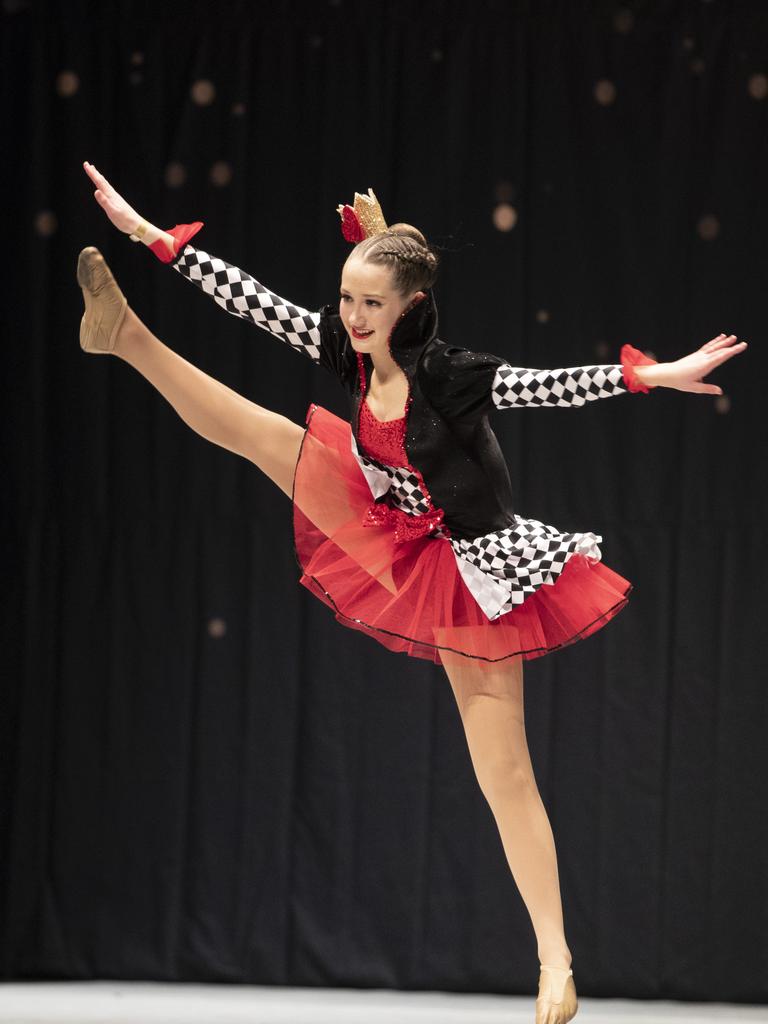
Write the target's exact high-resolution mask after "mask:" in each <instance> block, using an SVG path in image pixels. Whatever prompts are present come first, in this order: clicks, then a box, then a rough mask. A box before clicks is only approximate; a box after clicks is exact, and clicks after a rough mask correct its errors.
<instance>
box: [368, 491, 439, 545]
mask: <svg viewBox="0 0 768 1024" xmlns="http://www.w3.org/2000/svg"><path fill="white" fill-rule="evenodd" d="M442 522H443V510H442V509H441V508H436V509H433V510H432V511H431V512H428V513H427V514H426V515H424V516H409V515H408V513H407V512H403V511H402V509H399V508H392V507H391V506H390V505H385V504H384V503H383V502H380V501H374V503H373V504H372V505H370V506H369V507H368V508H367V509H366V512H365V515H364V516H363V526H393V527H394V530H395V544H404V543H405V542H406V541H409V540H418V539H419V537H425V536H426V535H427V534H429V533H433V532H434V531H435V530H436V529H437V528H438V526H440V525H441V524H442Z"/></svg>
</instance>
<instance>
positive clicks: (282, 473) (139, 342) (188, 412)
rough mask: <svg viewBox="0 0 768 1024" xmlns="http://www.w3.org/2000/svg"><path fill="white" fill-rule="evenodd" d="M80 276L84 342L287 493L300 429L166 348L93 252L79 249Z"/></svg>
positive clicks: (200, 432)
mask: <svg viewBox="0 0 768 1024" xmlns="http://www.w3.org/2000/svg"><path fill="white" fill-rule="evenodd" d="M78 281H79V283H80V286H81V288H82V289H83V296H84V298H85V303H86V311H85V315H84V317H83V324H82V327H81V331H80V339H81V341H80V344H81V347H83V348H84V349H85V350H86V351H89V352H111V353H112V354H113V355H116V356H118V357H120V358H121V359H123V360H125V362H127V363H130V365H131V366H133V367H134V369H136V370H138V371H139V373H140V374H142V376H143V377H146V379H147V380H148V381H149V382H150V383H151V384H153V385H154V386H155V387H156V388H157V390H158V391H159V392H160V393H161V394H162V395H163V397H164V398H165V399H167V401H168V402H170V404H171V405H172V406H173V408H174V409H175V410H176V412H177V413H178V414H179V416H180V417H181V418H182V419H183V420H184V422H185V423H187V424H188V425H189V426H190V427H191V428H192V429H193V430H194V431H196V432H197V433H198V434H200V435H201V436H202V437H204V438H206V439H207V440H208V441H211V442H212V443H213V444H217V445H219V446H220V447H222V448H227V449H228V450H229V451H232V452H235V453H236V454H237V455H242V456H243V458H246V459H249V460H250V461H251V462H253V463H254V464H255V465H257V466H258V467H259V469H261V470H262V471H263V472H264V473H266V474H267V476H268V477H270V479H271V480H273V481H274V482H275V483H276V484H277V485H278V487H280V488H281V490H283V491H284V492H285V493H286V494H287V495H289V496H290V494H291V489H292V486H293V473H294V469H295V467H296V461H297V459H298V456H299V448H300V446H301V442H302V438H303V436H304V431H303V429H302V428H301V427H300V426H299V425H298V424H297V423H293V422H292V421H291V420H289V419H287V418H286V417H285V416H280V415H279V414H278V413H275V412H271V411H270V410H269V409H265V408H263V407H262V406H260V405H256V404H255V403H254V402H250V401H248V399H247V398H243V396H242V395H239V394H238V393H237V392H236V391H233V390H232V389H231V388H228V387H227V386H226V385H224V384H222V383H220V382H219V381H217V380H214V378H213V377H209V376H208V374H206V373H203V371H202V370H199V369H198V368H197V367H196V366H193V365H192V364H191V363H189V362H187V360H186V359H183V358H182V357H181V356H179V355H177V354H176V353H175V352H173V351H171V349H169V348H168V347H167V346H166V345H164V344H163V343H162V342H161V341H160V340H159V339H158V338H156V337H155V336H154V335H153V334H152V332H151V331H150V330H149V329H148V328H147V327H146V326H145V325H144V324H143V323H142V321H141V320H140V319H139V318H138V317H137V316H136V314H135V313H134V312H133V310H132V309H131V308H130V306H128V305H127V303H126V302H125V298H124V296H123V295H122V292H121V291H120V289H119V288H118V286H117V283H116V282H115V280H114V278H113V276H112V274H111V272H110V270H109V267H108V266H107V264H106V262H105V261H104V258H103V256H102V255H101V253H99V252H98V250H96V249H93V248H89V249H84V250H83V252H82V253H81V254H80V259H79V261H78Z"/></svg>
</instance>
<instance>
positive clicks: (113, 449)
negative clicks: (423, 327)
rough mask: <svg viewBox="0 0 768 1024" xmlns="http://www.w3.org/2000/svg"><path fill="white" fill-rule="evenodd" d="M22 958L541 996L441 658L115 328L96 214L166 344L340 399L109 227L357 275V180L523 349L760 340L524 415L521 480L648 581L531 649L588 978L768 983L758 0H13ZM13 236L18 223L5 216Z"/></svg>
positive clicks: (299, 270)
mask: <svg viewBox="0 0 768 1024" xmlns="http://www.w3.org/2000/svg"><path fill="white" fill-rule="evenodd" d="M0 74H1V75H2V81H3V101H2V102H3V133H2V149H3V151H4V152H3V162H4V181H5V185H6V187H5V188H4V191H3V200H4V205H5V215H4V225H5V235H6V241H7V243H9V244H6V248H5V258H4V261H3V271H2V278H3V284H4V286H5V289H6V294H5V298H4V301H3V303H2V315H3V318H4V320H5V325H4V328H5V329H4V331H3V360H4V372H3V385H4V386H3V402H2V413H3V421H4V427H5V432H4V437H5V442H6V443H5V445H4V455H3V468H2V474H3V475H2V483H3V494H4V498H5V501H4V503H3V508H4V512H3V520H2V522H3V532H4V547H5V570H4V578H5V586H4V587H3V596H4V599H5V602H6V607H5V615H4V627H3V628H4V634H3V670H2V674H3V690H2V692H3V709H2V716H1V719H0V729H1V733H0V746H1V748H2V754H1V757H2V776H1V778H2V808H3V811H2V837H1V839H0V868H1V869H2V882H1V885H2V889H1V892H0V898H1V903H0V934H1V936H2V951H1V955H2V968H1V970H2V976H3V977H5V978H97V977H102V978H103V977H109V978H152V979H167V980H197V981H230V982H241V981H242V982H260V983H279V984H292V985H352V986H394V987H398V988H425V987H426V988H444V989H455V990H483V991H486V990H487V991H496V992H523V991H528V992H530V991H532V990H533V986H534V984H535V980H536V976H537V964H536V956H535V942H534V937H533V932H532V929H531V927H530V923H529V921H528V918H527V915H526V913H525V909H524V907H523V904H522V901H521V900H520V898H519V895H518V893H517V890H516V889H515V887H514V884H513V882H512V879H511V876H510V875H509V874H508V871H507V868H506V864H505V861H504V858H503V853H502V849H501V844H500V842H499V840H498V838H497V834H496V831H495V826H494V824H493V821H492V818H491V815H490V812H489V810H488V809H487V806H486V805H485V803H484V801H483V799H482V796H481V794H480V792H479V790H478V789H477V787H476V784H475V781H474V778H473V775H472V772H471V767H470V763H469V758H468V755H467V752H466V749H465V743H464V738H463V734H462V731H461V728H460V722H459V719H458V715H457V711H456V709H455V707H454V704H453V700H452V696H451V693H450V690H449V687H448V684H447V682H446V680H445V679H444V677H443V676H442V674H441V671H440V670H439V669H437V668H436V667H434V666H432V665H430V664H428V663H427V662H421V661H416V660H412V659H408V658H406V657H404V656H401V655H394V654H390V653H388V652H387V651H386V650H385V649H384V648H381V647H380V646H379V645H378V644H376V643H375V642H374V641H372V640H370V639H368V638H366V637H364V636H361V635H358V634H355V633H353V632H352V631H350V630H348V629H345V628H343V627H342V626H340V625H338V624H337V623H336V622H335V620H334V619H333V616H332V615H331V613H330V612H329V611H328V610H327V609H326V608H325V607H324V606H322V605H321V604H320V603H319V602H317V601H316V600H315V599H313V598H312V597H310V596H309V595H308V594H307V593H305V592H304V591H303V589H302V588H300V587H299V586H297V582H296V580H297V568H296V565H295V562H294V557H293V549H292V543H291V542H292V537H291V525H290V515H289V512H290V506H289V503H288V501H287V499H286V498H285V497H284V496H283V495H282V494H280V493H279V492H278V491H277V490H276V488H275V487H274V486H273V485H271V484H270V482H269V481H268V480H266V479H264V478H262V477H261V476H260V474H259V472H258V471H257V470H256V469H254V468H253V467H252V466H251V465H250V464H248V463H246V462H245V461H242V460H240V459H238V458H237V457H235V456H234V455H232V454H230V453H228V452H226V451H223V450H220V449H215V448H214V447H213V446H210V445H208V444H207V443H206V442H205V441H203V440H201V439H200V438H199V437H197V436H196V435H194V434H193V433H192V432H191V431H189V430H188V429H187V428H186V427H185V426H184V424H183V423H182V422H181V421H180V420H179V419H178V418H177V417H176V416H175V414H174V413H173V411H172V410H171V409H170V407H168V406H167V405H166V404H165V403H164V401H163V400H162V399H161V398H160V397H159V396H158V395H157V393H155V392H154V391H153V390H152V389H151V388H150V386H149V385H147V384H146V382H145V381H143V380H142V379H141V378H140V377H139V376H138V375H137V374H136V373H135V372H134V371H133V370H131V369H130V368H129V367H127V366H126V365H125V364H122V363H119V362H118V361H116V360H115V361H112V360H111V359H103V360H101V359H94V358H90V357H86V356H85V355H83V354H82V353H81V351H80V349H79V347H78V343H77V328H78V322H79V318H80V315H81V309H82V302H81V297H80V291H79V289H78V287H77V285H76V281H75V263H76V257H77V253H78V251H79V249H80V248H81V247H82V246H84V245H88V244H96V245H98V246H99V247H100V248H102V250H103V251H104V253H105V254H106V256H107V258H108V259H109V260H110V261H111V263H112V266H113V267H114V269H115V272H116V274H117V276H118V279H119V280H120V282H121V284H122V286H123V287H124V289H125V291H126V293H127V295H128V297H129V301H130V302H131V303H132V305H133V306H134V307H135V308H136V310H137V311H138V312H139V314H140V315H141V316H142V317H144V318H145V319H146V321H147V322H148V323H149V324H150V326H151V327H152V328H153V329H154V330H155V332H156V333H157V334H158V335H159V336H160V337H161V338H163V339H164V340H165V341H166V342H168V343H169V344H170V345H171V346H172V347H173V348H175V349H176V350H177V351H179V352H180V353H182V354H183V355H184V356H185V357H186V358H188V359H190V360H191V361H193V362H194V363H196V364H197V365H199V366H201V367H202V368H204V369H205V370H206V371H207V372H209V373H212V374H213V375H214V376H216V377H217V378H220V379H221V380H223V381H225V382H226V383H227V384H229V385H231V386H234V387H235V388H237V389H238V390H240V391H241V392H242V393H244V394H245V395H247V396H249V397H250V398H252V399H253V400H255V401H257V402H259V403H262V404H266V405H268V406H270V407H272V408H274V409H276V410H279V411H281V412H283V413H285V414H287V415H289V416H291V417H293V418H294V419H295V420H296V421H298V422H303V419H304V416H305V412H306V409H307V407H308V404H309V402H310V401H311V400H314V401H316V402H319V403H321V404H324V405H326V406H327V407H329V408H331V409H332V410H333V411H335V412H337V413H340V414H344V413H345V400H344V398H343V396H342V394H341V392H340V391H338V390H337V388H336V385H335V383H334V382H333V381H332V380H331V378H330V376H327V375H325V374H324V373H323V372H322V371H320V370H317V369H315V368H314V367H312V366H311V364H310V363H309V362H308V361H306V360H304V359H302V358H300V357H299V356H297V355H296V354H295V353H293V352H291V351H290V350H288V349H286V348H285V347H283V346H281V345H279V344H277V343H276V342H275V341H274V340H272V339H270V337H269V336H268V335H267V334H265V333H263V332H262V331H259V330H258V329H255V328H253V327H251V326H250V325H247V324H245V323H243V322H242V321H239V320H237V319H235V318H232V317H229V316H227V315H226V314H225V313H224V312H222V311H220V310H219V309H218V308H217V307H216V306H215V304H213V303H211V302H210V301H209V300H207V299H206V298H205V297H204V296H202V295H200V294H199V293H198V292H197V291H196V290H194V289H192V288H190V286H189V285H188V284H187V283H186V282H184V281H183V280H182V279H181V278H179V277H178V276H177V275H175V274H174V273H173V272H172V271H171V270H169V269H167V268H165V267H163V266H161V264H159V263H158V262H156V261H155V260H154V258H153V257H152V256H151V255H150V254H149V253H148V252H147V251H146V250H145V249H144V248H143V247H140V246H134V245H132V244H131V243H130V242H129V241H128V240H127V239H126V238H125V237H124V236H120V235H118V234H117V232H115V231H114V230H113V229H112V228H111V227H110V226H109V225H108V223H107V222H106V219H105V218H104V217H103V214H102V213H101V211H100V210H99V209H98V207H97V206H96V204H95V202H94V201H93V199H92V197H91V193H92V189H91V188H90V186H89V183H88V182H87V180H86V178H85V176H84V174H83V172H82V170H81V167H80V164H81V161H82V160H84V159H88V160H91V161H93V162H94V163H95V164H96V165H97V166H98V167H99V168H100V169H102V170H103V171H104V172H105V173H106V174H107V175H108V176H109V177H110V178H111V179H112V180H113V181H114V183H115V185H116V186H117V187H118V188H119V189H121V190H122V191H123V192H124V193H125V194H126V196H127V197H128V198H129V199H130V200H131V201H133V202H134V204H135V205H136V206H137V208H138V209H139V211H140V212H142V213H144V214H145V215H146V216H147V217H149V219H151V220H153V221H155V222H156V223H159V224H161V225H166V226H168V225H172V224H175V223H177V222H179V221H181V222H185V221H190V220H194V219H198V218H199V219H202V220H205V222H206V225H205V229H204V233H203V234H202V235H201V236H200V239H201V244H202V245H204V247H205V248H207V249H208V250H209V251H213V252H215V253H216V254H217V255H220V256H222V257H224V258H226V259H228V260H229V261H230V262H233V263H236V264H237V265H240V266H242V267H244V268H245V269H247V270H249V271H250V272H251V273H253V274H255V275H256V276H257V277H260V278H261V279H262V280H264V281H265V282H266V283H267V284H269V285H270V286H271V287H272V288H274V289H275V290H276V291H278V292H279V293H281V294H283V295H286V296H287V297H289V298H291V299H293V300H295V301H296V302H298V303H300V304H302V305H305V306H308V307H310V308H317V307H318V306H319V305H320V304H321V303H323V302H326V301H333V300H334V298H335V296H336V295H337V294H338V293H337V287H338V277H339V268H340V265H341V262H342V260H343V259H344V257H345V254H346V253H347V252H348V246H347V245H346V243H345V242H344V241H343V240H342V238H341V235H340V231H339V220H338V216H337V214H336V212H335V206H336V204H337V203H339V202H342V201H346V200H349V199H351V197H352V194H353V192H354V190H355V189H357V190H359V191H363V190H365V189H366V188H367V187H368V186H369V185H371V186H373V187H374V188H375V190H376V191H377V194H378V195H379V197H380V199H381V201H382V205H383V207H384V210H385V213H386V214H387V215H388V217H389V218H390V220H396V219H402V220H407V221H410V222H412V223H416V224H417V225H419V226H420V227H421V228H422V229H423V230H424V231H425V232H426V233H427V234H428V235H429V236H430V237H431V238H432V239H434V240H435V241H437V242H439V243H441V244H442V245H444V246H445V247H446V252H445V255H444V269H443V273H442V277H441V281H440V284H439V287H438V291H437V298H438V303H439V306H440V313H441V324H442V329H441V336H442V337H443V338H444V339H446V340H448V341H451V342H453V343H456V344H460V345H465V346H467V347H469V348H477V349H482V350H489V351H494V352H497V353H499V354H502V355H504V356H505V357H508V358H509V360H510V361H511V362H513V363H516V364H518V365H524V366H535V367H543V366H573V365H578V364H581V363H590V362H617V361H618V353H619V347H620V345H621V344H622V343H623V342H625V341H629V342H632V343H633V344H635V345H638V346H639V347H641V348H643V349H645V350H647V351H650V352H652V353H653V354H654V355H655V356H656V357H657V358H658V359H660V360H667V359H674V358H677V357H679V356H681V355H684V354H686V353H687V352H689V351H691V350H692V349H693V348H695V347H698V346H700V345H701V344H703V343H704V342H705V341H707V340H709V339H710V338H712V337H714V336H715V335H716V334H718V333H720V332H721V331H723V332H726V333H729V332H732V333H735V334H737V335H739V337H740V338H744V339H746V340H748V341H749V342H750V343H751V346H750V348H749V350H748V353H747V354H746V355H744V356H741V357H739V358H737V359H735V360H734V361H732V362H730V363H728V364H727V365H726V366H725V367H723V368H722V369H721V370H720V371H719V372H717V373H716V375H715V377H714V379H715V380H716V382H717V383H720V384H721V385H722V386H723V389H724V391H725V396H724V397H723V398H721V399H715V398H712V397H704V396H699V395H692V394H682V393H680V392H676V391H656V392H653V393H651V394H649V395H642V394H640V395H624V396H621V397H617V398H613V399H609V400H605V401H601V402H598V403H591V404H590V405H589V406H588V407H586V408H582V409H578V410H577V409H562V410H557V409H544V410H535V409H530V410H523V411H520V410H518V411H509V412H506V413H499V414H497V418H496V420H495V421H494V427H495V428H496V429H497V431H498V434H499V437H500V439H501V442H502V446H503V448H504V451H505V453H506V454H507V456H508V458H509V464H510V470H511V474H512V479H513V482H514V487H515V494H516V507H517V510H518V511H519V512H521V513H522V514H524V515H527V516H533V517H535V518H538V519H541V520H543V521H544V522H550V523H555V524H557V525H560V526H562V527H564V528H568V529H588V530H594V531H595V532H596V533H599V534H601V535H602V537H603V544H602V550H603V557H604V559H605V562H606V564H608V565H610V566H611V567H612V568H614V569H616V570H617V571H618V572H620V573H621V574H622V575H624V576H626V577H627V578H628V579H630V580H631V581H632V582H633V584H634V586H635V590H634V593H633V596H632V599H631V602H630V605H629V607H628V608H627V609H626V610H625V611H624V612H622V614H621V615H620V616H619V617H618V618H617V619H616V620H615V621H614V622H613V623H611V624H610V625H609V626H608V627H607V628H605V629H604V630H602V631H601V632H600V633H599V634H598V635H596V636H594V637H592V638H590V639H588V640H586V641H584V642H582V643H579V644H576V645H574V646H573V647H570V648H568V649H566V650H564V651H562V652H560V653H557V654H554V655H551V656H548V657H545V658H543V659H540V660H538V661H534V662H529V663H527V664H526V682H527V688H526V695H527V700H526V712H527V716H528V725H529V732H530V745H531V748H532V756H533V759H534V763H535V768H536V772H537V777H538V780H539V782H540V786H541V790H542V795H543V798H544V801H545V803H546V805H547V807H548V810H549V812H550V814H551V817H552V822H553V827H554V831H555V836H556V841H557V845H558V852H559V858H560V870H561V881H562V887H563V896H564V904H565V913H566V922H567V934H568V938H569V941H570V944H571V946H572V949H573V953H574V966H575V968H576V972H577V977H578V980H579V986H580V991H581V992H582V993H584V994H585V995H606V996H607V995H617V994H621V995H627V996H638V997H657V996H662V997H673V998H682V999H687V998H704V999H732V1000H752V1001H759V1000H764V999H766V998H768V877H767V872H766V853H765V851H766V849H767V848H768V822H767V821H766V810H765V809H766V807H767V806H768V781H767V778H768V773H767V772H766V767H767V765H766V735H767V734H768V712H767V710H766V680H767V679H768V654H767V652H766V643H765V632H766V628H765V624H764V623H765V613H766V602H765V598H764V586H763V581H762V574H763V572H764V559H765V551H766V542H767V540H768V537H767V536H766V521H767V519H768V486H767V484H766V474H765V469H764V465H765V464H764V459H765V451H766V427H765V418H766V417H765V397H764V391H765V373H766V357H765V351H764V347H765V344H766V326H767V325H766V316H765V309H764V294H765V281H766V259H765V239H766V232H767V229H768V216H767V214H766V202H765V189H766V181H767V180H768V173H767V172H768V161H767V160H766V144H767V141H768V140H767V135H766V115H767V113H768V77H766V76H768V16H767V14H766V8H765V5H762V4H761V5H759V6H755V7H750V6H749V5H747V4H735V3H725V2H721V0H712V2H689V3H671V2H666V3H649V2H640V0H637V2H633V3H629V2H628V3H626V4H624V5H614V4H609V3H595V4H586V3H572V4H567V3H560V4H557V3H552V2H539V3H536V4H533V3H532V4H508V3H502V2H497V3H493V2H488V0H485V2H474V3H469V2H466V3H459V2H454V3H449V2H445V3H437V2H428V3H408V2H403V3H395V2H379V3H371V4H362V3H353V2H349V0H337V2H335V3H325V2H318V3H316V4H311V5H308V6H306V7H304V6H300V5H298V4H294V3H289V2H281V3H275V2H272V3H270V4H264V5H262V4H256V3H250V4H243V5H241V6H238V5H237V4H234V3H231V4H227V3H220V4H216V5H214V4H210V5H208V4H206V5H201V6H195V5H194V4H192V5H190V4H189V3H185V4H173V3H163V4H153V5H152V6H151V8H150V7H143V6H140V5H138V4H132V3H119V4H110V3H103V4H93V5H92V6H90V5H85V4H78V3H67V4H63V5H61V6H60V7H57V6H55V5H50V6H48V7H40V6H35V5H33V4H30V3H28V2H25V0H5V2H4V4H3V12H2V51H1V54H0ZM9 230H10V234H9Z"/></svg>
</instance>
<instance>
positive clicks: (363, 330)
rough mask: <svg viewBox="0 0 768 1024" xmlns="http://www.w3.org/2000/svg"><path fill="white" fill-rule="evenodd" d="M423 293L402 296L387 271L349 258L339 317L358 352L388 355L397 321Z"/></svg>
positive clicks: (343, 278)
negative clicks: (391, 336)
mask: <svg viewBox="0 0 768 1024" xmlns="http://www.w3.org/2000/svg"><path fill="white" fill-rule="evenodd" d="M419 296H420V297H423V296H424V292H412V293H411V294H410V295H402V294H401V293H400V292H398V291H396V289H395V288H394V287H393V285H392V272H391V271H390V270H389V269H388V268H387V267H382V266H377V265H376V264H375V263H366V262H365V261H364V260H362V259H357V258H355V257H354V256H350V258H349V259H348V260H347V262H346V263H345V264H344V268H343V270H342V272H341V298H340V299H339V315H340V316H341V320H342V323H343V324H344V327H345V328H346V331H347V334H348V335H349V338H350V341H351V342H352V348H353V349H354V350H355V352H370V353H371V355H374V356H375V355H376V354H377V353H380V352H381V353H383V352H388V351H389V348H388V341H389V336H390V334H391V333H392V328H393V327H394V325H395V322H396V321H397V318H398V317H399V316H400V314H401V313H402V312H403V310H404V309H406V308H407V307H408V306H410V304H411V302H412V301H413V300H414V299H415V298H417V297H419Z"/></svg>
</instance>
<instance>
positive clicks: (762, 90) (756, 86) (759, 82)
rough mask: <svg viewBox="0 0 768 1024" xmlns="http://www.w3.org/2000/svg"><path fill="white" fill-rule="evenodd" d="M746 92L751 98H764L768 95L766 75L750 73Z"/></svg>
mask: <svg viewBox="0 0 768 1024" xmlns="http://www.w3.org/2000/svg"><path fill="white" fill-rule="evenodd" d="M747 92H748V93H749V95H750V96H751V97H752V99H753V100H764V99H765V97H766V96H768V75H763V74H757V75H750V78H749V82H748V83H747Z"/></svg>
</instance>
